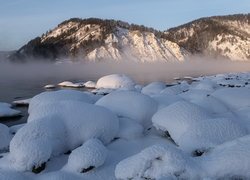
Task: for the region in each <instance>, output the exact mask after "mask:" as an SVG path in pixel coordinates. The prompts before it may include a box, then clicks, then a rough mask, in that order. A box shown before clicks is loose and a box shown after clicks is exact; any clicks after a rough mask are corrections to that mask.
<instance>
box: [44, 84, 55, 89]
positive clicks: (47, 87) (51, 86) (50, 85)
mask: <svg viewBox="0 0 250 180" xmlns="http://www.w3.org/2000/svg"><path fill="white" fill-rule="evenodd" d="M44 88H45V89H55V88H56V85H54V84H47V85H45V86H44Z"/></svg>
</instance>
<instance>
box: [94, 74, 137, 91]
mask: <svg viewBox="0 0 250 180" xmlns="http://www.w3.org/2000/svg"><path fill="white" fill-rule="evenodd" d="M134 86H135V82H134V81H133V80H132V79H131V78H130V77H128V76H126V75H124V74H111V75H107V76H103V77H101V78H100V79H98V81H97V83H96V88H108V89H121V88H122V89H134Z"/></svg>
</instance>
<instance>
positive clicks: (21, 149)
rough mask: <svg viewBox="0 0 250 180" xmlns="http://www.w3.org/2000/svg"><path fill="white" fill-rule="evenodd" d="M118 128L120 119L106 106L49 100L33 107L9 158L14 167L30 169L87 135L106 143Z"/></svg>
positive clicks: (65, 149) (79, 141)
mask: <svg viewBox="0 0 250 180" xmlns="http://www.w3.org/2000/svg"><path fill="white" fill-rule="evenodd" d="M118 130H119V120H118V119H117V117H116V116H115V115H114V114H113V113H112V112H110V111H109V110H107V109H106V108H103V107H99V106H96V105H92V104H87V103H83V102H79V101H60V102H56V103H48V104H46V105H43V106H39V108H35V109H34V110H33V111H32V113H31V114H30V116H29V119H28V123H27V124H26V125H25V126H24V127H23V128H21V129H20V130H19V131H17V133H16V135H15V136H14V137H13V139H12V141H11V143H10V157H11V159H12V162H13V166H14V167H15V168H16V169H18V170H31V168H32V167H34V166H35V167H39V166H40V165H41V164H42V163H44V162H46V161H47V160H48V159H49V158H50V157H53V156H56V155H59V154H61V153H64V152H67V151H68V150H73V149H74V148H76V147H78V146H79V145H81V144H82V143H84V142H85V141H87V140H88V139H90V138H98V139H99V140H101V141H102V142H103V143H105V144H107V143H109V142H110V141H111V140H112V139H113V138H115V137H116V135H117V134H118Z"/></svg>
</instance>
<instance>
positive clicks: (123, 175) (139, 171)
mask: <svg viewBox="0 0 250 180" xmlns="http://www.w3.org/2000/svg"><path fill="white" fill-rule="evenodd" d="M198 173H199V172H198V166H197V165H196V164H195V162H194V161H192V159H191V158H190V157H189V156H187V155H186V154H184V153H183V152H182V151H181V150H179V149H177V148H176V147H174V146H170V145H168V146H167V145H153V146H150V147H148V148H146V149H144V150H142V151H141V152H140V153H139V154H136V155H134V156H131V157H129V158H127V159H124V160H122V161H121V162H120V163H119V164H117V166H116V168H115V176H116V178H117V179H161V178H163V179H164V178H165V177H169V178H180V179H192V178H195V177H196V178H197V174H198Z"/></svg>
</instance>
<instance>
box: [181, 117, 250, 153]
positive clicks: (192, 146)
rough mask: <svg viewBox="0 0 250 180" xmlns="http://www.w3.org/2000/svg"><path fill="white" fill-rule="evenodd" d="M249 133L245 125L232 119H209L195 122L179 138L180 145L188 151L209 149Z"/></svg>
mask: <svg viewBox="0 0 250 180" xmlns="http://www.w3.org/2000/svg"><path fill="white" fill-rule="evenodd" d="M246 134H247V131H246V129H245V128H244V127H241V126H240V124H239V123H237V122H235V121H234V120H231V119H226V118H220V119H209V120H207V121H201V122H197V123H195V124H193V126H192V127H190V128H189V129H188V130H187V131H186V132H185V133H183V134H182V136H181V137H180V138H179V141H178V144H179V146H180V147H181V148H182V149H184V150H185V151H188V152H193V151H194V150H208V149H209V148H211V147H215V146H216V145H219V144H222V143H224V142H227V141H231V140H234V139H236V138H239V137H242V136H244V135H246Z"/></svg>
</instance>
